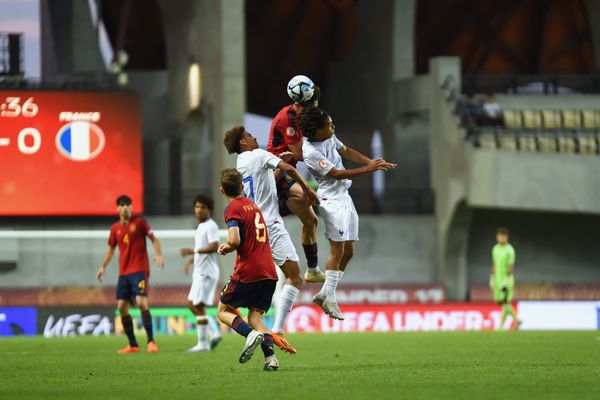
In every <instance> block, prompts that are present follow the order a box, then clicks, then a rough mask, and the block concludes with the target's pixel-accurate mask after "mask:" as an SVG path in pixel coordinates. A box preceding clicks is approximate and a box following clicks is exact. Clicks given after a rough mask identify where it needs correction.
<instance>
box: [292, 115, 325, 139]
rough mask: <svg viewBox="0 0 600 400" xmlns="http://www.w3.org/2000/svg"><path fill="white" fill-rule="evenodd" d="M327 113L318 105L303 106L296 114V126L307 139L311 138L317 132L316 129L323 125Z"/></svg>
mask: <svg viewBox="0 0 600 400" xmlns="http://www.w3.org/2000/svg"><path fill="white" fill-rule="evenodd" d="M328 119H329V114H327V112H326V111H325V110H322V109H320V108H318V107H309V108H305V109H303V110H302V111H300V113H299V114H298V115H297V116H296V126H297V127H298V129H300V132H302V134H303V135H304V136H305V137H306V138H307V139H308V140H312V139H313V138H314V136H315V135H316V134H317V129H322V128H324V127H325V124H326V123H327V120H328Z"/></svg>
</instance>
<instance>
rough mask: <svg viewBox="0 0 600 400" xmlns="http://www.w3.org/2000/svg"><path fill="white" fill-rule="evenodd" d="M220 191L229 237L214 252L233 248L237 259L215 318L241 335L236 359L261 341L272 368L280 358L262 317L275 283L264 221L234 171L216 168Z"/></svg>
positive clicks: (247, 356)
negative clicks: (245, 317) (241, 309)
mask: <svg viewBox="0 0 600 400" xmlns="http://www.w3.org/2000/svg"><path fill="white" fill-rule="evenodd" d="M220 191H221V193H223V195H224V196H225V198H226V199H227V202H228V203H229V206H227V208H226V209H225V223H226V224H227V229H228V236H227V243H223V244H221V245H220V246H219V249H218V250H217V251H218V253H219V254H221V255H225V254H228V253H231V252H232V251H234V250H237V257H236V259H235V267H234V269H233V274H232V275H231V278H230V279H229V282H228V283H227V285H225V287H224V288H223V290H222V291H221V300H220V301H219V305H218V308H217V317H218V318H219V320H220V321H221V322H222V323H224V324H225V325H228V326H230V327H231V328H232V329H233V330H234V331H236V332H237V333H239V334H240V335H242V336H244V337H246V343H245V345H244V348H243V350H242V353H241V355H240V358H239V361H240V363H245V362H246V361H248V360H249V359H250V357H252V354H253V353H254V350H255V349H256V348H257V347H258V346H259V345H260V346H261V348H262V350H263V353H264V355H265V364H264V370H265V371H275V370H277V368H279V362H278V361H277V358H276V357H275V350H274V349H273V338H272V336H271V335H270V334H269V333H267V328H266V327H265V324H264V322H263V320H262V318H263V315H264V313H265V312H267V311H268V310H269V307H271V299H272V297H273V293H274V292H275V286H276V285H277V272H276V271H275V265H274V264H273V259H272V256H271V247H270V245H269V238H268V235H267V227H266V224H265V220H264V218H263V215H262V213H261V212H260V209H259V208H258V206H257V205H256V204H254V202H253V201H252V200H250V199H248V198H246V197H244V195H243V192H242V175H241V174H240V173H239V172H238V171H237V170H236V169H234V168H225V169H223V170H222V171H221V188H220ZM239 307H246V308H247V309H248V323H246V322H244V320H243V319H242V318H241V317H240V316H239V315H238V313H237V312H236V309H237V308H239Z"/></svg>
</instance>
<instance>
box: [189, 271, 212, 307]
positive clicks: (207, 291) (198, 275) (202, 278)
mask: <svg viewBox="0 0 600 400" xmlns="http://www.w3.org/2000/svg"><path fill="white" fill-rule="evenodd" d="M217 281H218V278H217V277H216V276H210V275H206V274H203V273H202V271H201V270H200V268H194V272H193V274H192V287H191V288H190V293H189V294H188V300H189V301H191V302H192V304H194V305H198V304H204V305H205V306H212V305H213V304H214V300H215V290H216V289H217V283H218V282H217Z"/></svg>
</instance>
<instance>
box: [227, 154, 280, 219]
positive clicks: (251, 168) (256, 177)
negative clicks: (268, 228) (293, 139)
mask: <svg viewBox="0 0 600 400" xmlns="http://www.w3.org/2000/svg"><path fill="white" fill-rule="evenodd" d="M280 162H281V159H280V158H279V157H277V156H274V155H273V154H271V153H269V152H268V151H265V150H263V149H255V150H252V151H245V152H243V153H242V154H239V155H238V157H237V166H236V168H237V170H238V171H240V173H241V174H242V176H243V177H244V180H243V183H244V195H245V196H246V197H247V198H249V199H250V200H252V201H253V202H255V203H256V205H257V206H258V208H260V211H261V212H262V214H263V217H264V218H265V222H266V223H267V225H270V224H272V223H273V222H275V221H279V222H280V223H283V220H282V218H281V215H279V200H278V198H277V187H276V185H275V176H274V175H273V170H275V169H276V168H277V166H278V165H279V163H280Z"/></svg>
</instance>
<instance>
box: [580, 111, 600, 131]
mask: <svg viewBox="0 0 600 400" xmlns="http://www.w3.org/2000/svg"><path fill="white" fill-rule="evenodd" d="M581 116H582V127H583V129H587V130H596V129H600V110H582V111H581Z"/></svg>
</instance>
